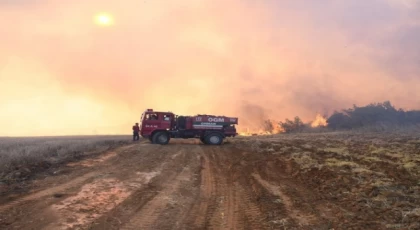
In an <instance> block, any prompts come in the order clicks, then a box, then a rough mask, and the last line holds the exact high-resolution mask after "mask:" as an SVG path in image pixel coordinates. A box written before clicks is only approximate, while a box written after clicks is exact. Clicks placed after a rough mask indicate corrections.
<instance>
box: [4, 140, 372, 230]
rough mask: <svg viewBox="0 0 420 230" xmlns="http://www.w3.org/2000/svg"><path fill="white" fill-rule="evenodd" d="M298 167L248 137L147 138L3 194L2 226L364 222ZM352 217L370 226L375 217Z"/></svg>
mask: <svg viewBox="0 0 420 230" xmlns="http://www.w3.org/2000/svg"><path fill="white" fill-rule="evenodd" d="M298 173H299V170H298V167H297V166H296V164H294V163H293V162H292V161H291V160H290V159H287V158H282V157H281V156H278V155H270V156H269V155H258V154H255V153H254V152H252V151H251V150H250V149H249V148H247V147H246V146H243V145H242V144H241V143H240V142H238V143H236V142H230V143H226V144H225V145H222V146H205V145H202V144H200V143H199V141H197V140H174V141H171V143H170V144H169V145H166V146H160V145H152V144H149V143H147V142H141V143H139V144H133V145H129V146H124V147H121V148H119V149H116V150H115V151H114V152H107V153H105V154H102V155H101V156H99V157H96V158H91V159H85V160H83V161H80V162H77V163H73V164H68V165H66V166H63V167H61V168H60V169H59V170H58V171H57V172H56V176H52V177H46V178H44V179H43V180H38V181H35V182H34V191H32V192H30V193H29V194H26V195H23V196H17V197H10V198H8V199H3V200H2V201H1V203H0V228H1V229H284V228H287V229H330V228H333V227H335V229H342V227H344V228H346V229H351V227H354V229H357V226H355V223H351V220H352V219H351V217H349V216H346V215H345V214H346V213H349V212H350V211H349V209H348V208H347V207H345V206H340V203H339V201H337V200H336V199H334V197H331V198H328V197H326V196H324V195H323V194H322V193H320V192H317V191H315V190H311V189H310V187H309V186H307V185H306V184H305V183H302V180H300V179H294V178H299V176H297V174H298ZM346 208H347V209H346ZM354 218H356V219H358V221H359V222H358V224H360V226H363V227H364V228H366V227H367V228H369V223H370V222H369V221H371V220H369V219H367V220H365V219H364V217H363V216H361V217H354ZM363 221H365V222H363ZM371 224H372V223H371ZM345 226H348V227H349V228H347V227H345ZM370 226H371V227H373V228H376V227H377V226H376V227H375V225H370ZM363 227H362V228H363ZM371 229H372V228H371Z"/></svg>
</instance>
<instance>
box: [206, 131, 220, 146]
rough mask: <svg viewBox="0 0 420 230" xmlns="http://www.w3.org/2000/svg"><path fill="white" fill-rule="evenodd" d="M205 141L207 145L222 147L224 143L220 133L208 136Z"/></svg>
mask: <svg viewBox="0 0 420 230" xmlns="http://www.w3.org/2000/svg"><path fill="white" fill-rule="evenodd" d="M204 140H205V141H206V144H210V145H220V144H222V142H223V137H222V136H221V135H220V134H218V133H211V134H209V135H207V136H206V138H205V139H204Z"/></svg>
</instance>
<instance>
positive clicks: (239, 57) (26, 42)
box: [0, 0, 420, 136]
mask: <svg viewBox="0 0 420 230" xmlns="http://www.w3.org/2000/svg"><path fill="white" fill-rule="evenodd" d="M100 12H107V13H109V14H110V15H112V16H113V18H114V22H115V23H114V25H113V26H109V27H101V26H98V25H96V24H95V23H93V17H94V16H95V15H97V14H98V13H100ZM0 17H1V19H2V20H0V34H1V36H0V127H1V129H0V136H1V135H60V134H63V135H65V134H93V133H94V132H96V133H98V134H102V133H104V134H114V133H127V134H130V133H131V125H132V124H133V123H134V122H137V121H138V120H139V118H140V115H141V113H142V112H143V111H144V110H145V109H146V108H154V109H157V110H165V111H168V110H170V111H173V112H175V113H178V114H185V115H194V114H197V113H212V114H216V115H227V116H239V122H240V123H241V124H242V127H251V128H252V127H253V126H255V124H257V123H258V120H259V119H261V117H266V118H272V119H276V120H280V119H281V120H283V119H284V118H286V117H293V116H295V115H299V116H301V117H302V118H303V119H304V120H306V121H309V120H310V119H312V118H314V117H315V115H316V113H317V112H321V113H324V112H329V113H331V112H333V111H334V109H341V108H346V107H349V106H352V105H353V104H358V105H363V104H367V103H370V102H381V101H384V100H391V102H392V103H393V104H395V105H396V106H397V107H402V108H405V109H420V43H419V41H420V1H418V0H351V1H350V0H341V1H340V0H318V1H313V0H305V1H303V0H293V1H292V0H290V1H287V0H284V1H279V0H258V1H256V0H125V1H120V2H117V1H110V0H91V1H85V0H83V1H82V0H72V1H52V0H0Z"/></svg>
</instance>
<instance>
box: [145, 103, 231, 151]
mask: <svg viewBox="0 0 420 230" xmlns="http://www.w3.org/2000/svg"><path fill="white" fill-rule="evenodd" d="M237 124H238V118H237V117H226V116H214V115H195V116H179V115H176V114H174V113H172V112H156V111H153V109H147V110H146V111H144V112H143V113H142V115H141V118H140V135H141V136H142V137H143V138H148V139H149V140H150V142H151V143H153V144H161V145H166V144H168V143H169V140H170V139H171V138H183V139H188V138H199V139H200V140H201V142H202V143H203V144H207V145H220V144H222V143H223V140H224V139H225V138H226V137H235V136H237V135H238V133H237V132H236V128H235V125H237Z"/></svg>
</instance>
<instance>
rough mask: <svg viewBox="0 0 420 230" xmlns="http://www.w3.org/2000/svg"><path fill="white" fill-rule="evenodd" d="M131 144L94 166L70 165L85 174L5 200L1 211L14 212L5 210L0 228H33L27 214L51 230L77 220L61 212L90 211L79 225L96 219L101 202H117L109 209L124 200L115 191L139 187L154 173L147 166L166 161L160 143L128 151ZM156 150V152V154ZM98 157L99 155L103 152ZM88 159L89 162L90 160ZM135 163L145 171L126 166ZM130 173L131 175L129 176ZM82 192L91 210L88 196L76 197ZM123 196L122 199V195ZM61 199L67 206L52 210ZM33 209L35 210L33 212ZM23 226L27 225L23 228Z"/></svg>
mask: <svg viewBox="0 0 420 230" xmlns="http://www.w3.org/2000/svg"><path fill="white" fill-rule="evenodd" d="M132 146H133V145H131V146H125V147H123V148H119V149H118V150H117V151H118V153H119V154H117V156H116V157H112V158H109V159H106V160H105V161H100V162H99V161H98V162H97V164H98V165H94V167H91V166H89V167H84V166H82V165H81V166H79V167H77V166H76V167H72V170H73V173H76V174H80V173H78V172H79V170H78V169H79V168H82V169H84V170H83V172H86V170H88V173H87V174H85V175H82V176H80V177H78V178H76V179H74V180H71V181H68V182H66V183H65V184H62V185H59V186H58V187H53V188H46V189H45V190H43V191H40V192H38V193H36V194H33V195H29V196H27V197H23V198H21V199H19V200H16V201H15V202H11V203H8V204H6V206H7V207H6V206H2V207H4V210H9V209H11V210H13V212H8V215H9V217H8V220H6V219H3V218H2V219H3V221H2V222H3V223H2V222H0V227H1V226H2V224H3V225H8V226H10V227H12V226H15V225H17V224H18V225H17V226H20V227H19V228H20V229H33V226H32V227H31V226H30V224H31V222H32V221H27V220H25V219H26V218H27V217H26V216H31V218H28V219H40V220H41V221H40V222H38V223H37V226H39V227H40V228H45V226H49V227H51V228H52V229H57V228H58V227H57V226H59V225H61V227H66V222H77V220H64V219H62V218H61V217H60V214H61V216H63V215H64V216H66V215H67V214H65V213H66V212H67V213H71V214H72V215H73V214H74V215H75V216H77V215H78V214H80V213H83V212H86V213H88V214H89V213H90V214H89V215H87V216H90V217H89V218H88V220H87V219H86V218H85V217H83V218H84V220H82V221H80V222H82V224H80V223H79V226H77V227H81V226H83V225H84V224H85V223H88V222H92V221H94V219H95V218H98V217H99V216H100V215H102V214H103V213H105V212H103V211H99V212H98V211H97V210H95V209H98V207H99V206H101V205H103V206H107V202H108V204H109V203H112V200H115V201H117V202H116V203H114V204H113V205H108V206H107V207H106V208H105V210H110V209H112V207H113V206H115V205H117V204H118V203H119V202H121V201H122V200H124V199H119V198H118V196H117V198H115V194H118V193H120V194H124V193H126V192H127V191H132V190H133V189H138V187H139V186H140V185H143V184H145V183H147V182H148V180H150V179H151V177H152V176H153V175H148V169H151V168H153V167H156V166H158V165H159V164H162V163H164V162H165V160H162V159H163V158H165V155H166V154H165V151H164V150H162V146H157V145H153V146H147V147H139V148H134V149H130V150H127V149H129V148H130V147H132ZM156 152H158V153H159V154H156ZM105 155H107V154H105ZM100 157H102V155H101V156H100ZM143 157H144V158H143ZM166 158H168V157H166ZM88 160H90V161H91V159H88ZM137 162H138V163H139V165H142V166H143V167H141V168H143V169H145V170H146V172H137V174H136V171H137V170H136V169H135V170H132V169H130V168H129V167H132V166H136V163H137ZM137 168H138V167H137ZM89 171H90V172H89ZM130 174H134V175H132V176H129V175H130ZM148 177H149V178H148ZM56 194H57V195H60V196H59V197H53V195H56ZM81 195H84V196H87V198H89V197H91V198H92V199H90V200H91V201H92V202H93V204H94V205H90V206H92V207H93V206H95V207H94V208H93V210H90V207H89V204H86V202H87V201H89V199H85V200H86V201H85V200H83V199H79V198H80V196H81ZM75 197H79V198H75ZM122 197H123V198H124V197H125V195H124V196H122ZM85 198H86V197H85ZM109 198H111V199H109ZM100 199H102V200H100ZM60 201H63V202H67V205H64V206H66V207H65V208H64V210H62V211H59V212H57V211H54V210H55V209H54V208H53V207H54V205H55V204H58V202H60ZM99 203H100V204H99ZM50 205H53V206H50ZM58 206H60V205H58ZM76 206H78V207H79V209H80V210H71V207H76ZM96 206H98V207H96ZM56 207H57V206H56ZM69 207H70V208H69ZM32 210H37V211H36V212H34V211H32ZM12 213H14V214H13V215H14V216H11V215H12ZM98 214H99V215H98ZM82 216H83V215H82ZM85 216H86V215H85ZM5 217H6V216H5ZM44 217H48V218H44ZM83 218H82V219H83ZM76 219H77V218H76ZM19 220H20V221H19ZM14 222H16V223H14ZM18 222H20V223H18ZM26 225H28V226H27V227H26ZM12 228H13V227H12Z"/></svg>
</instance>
